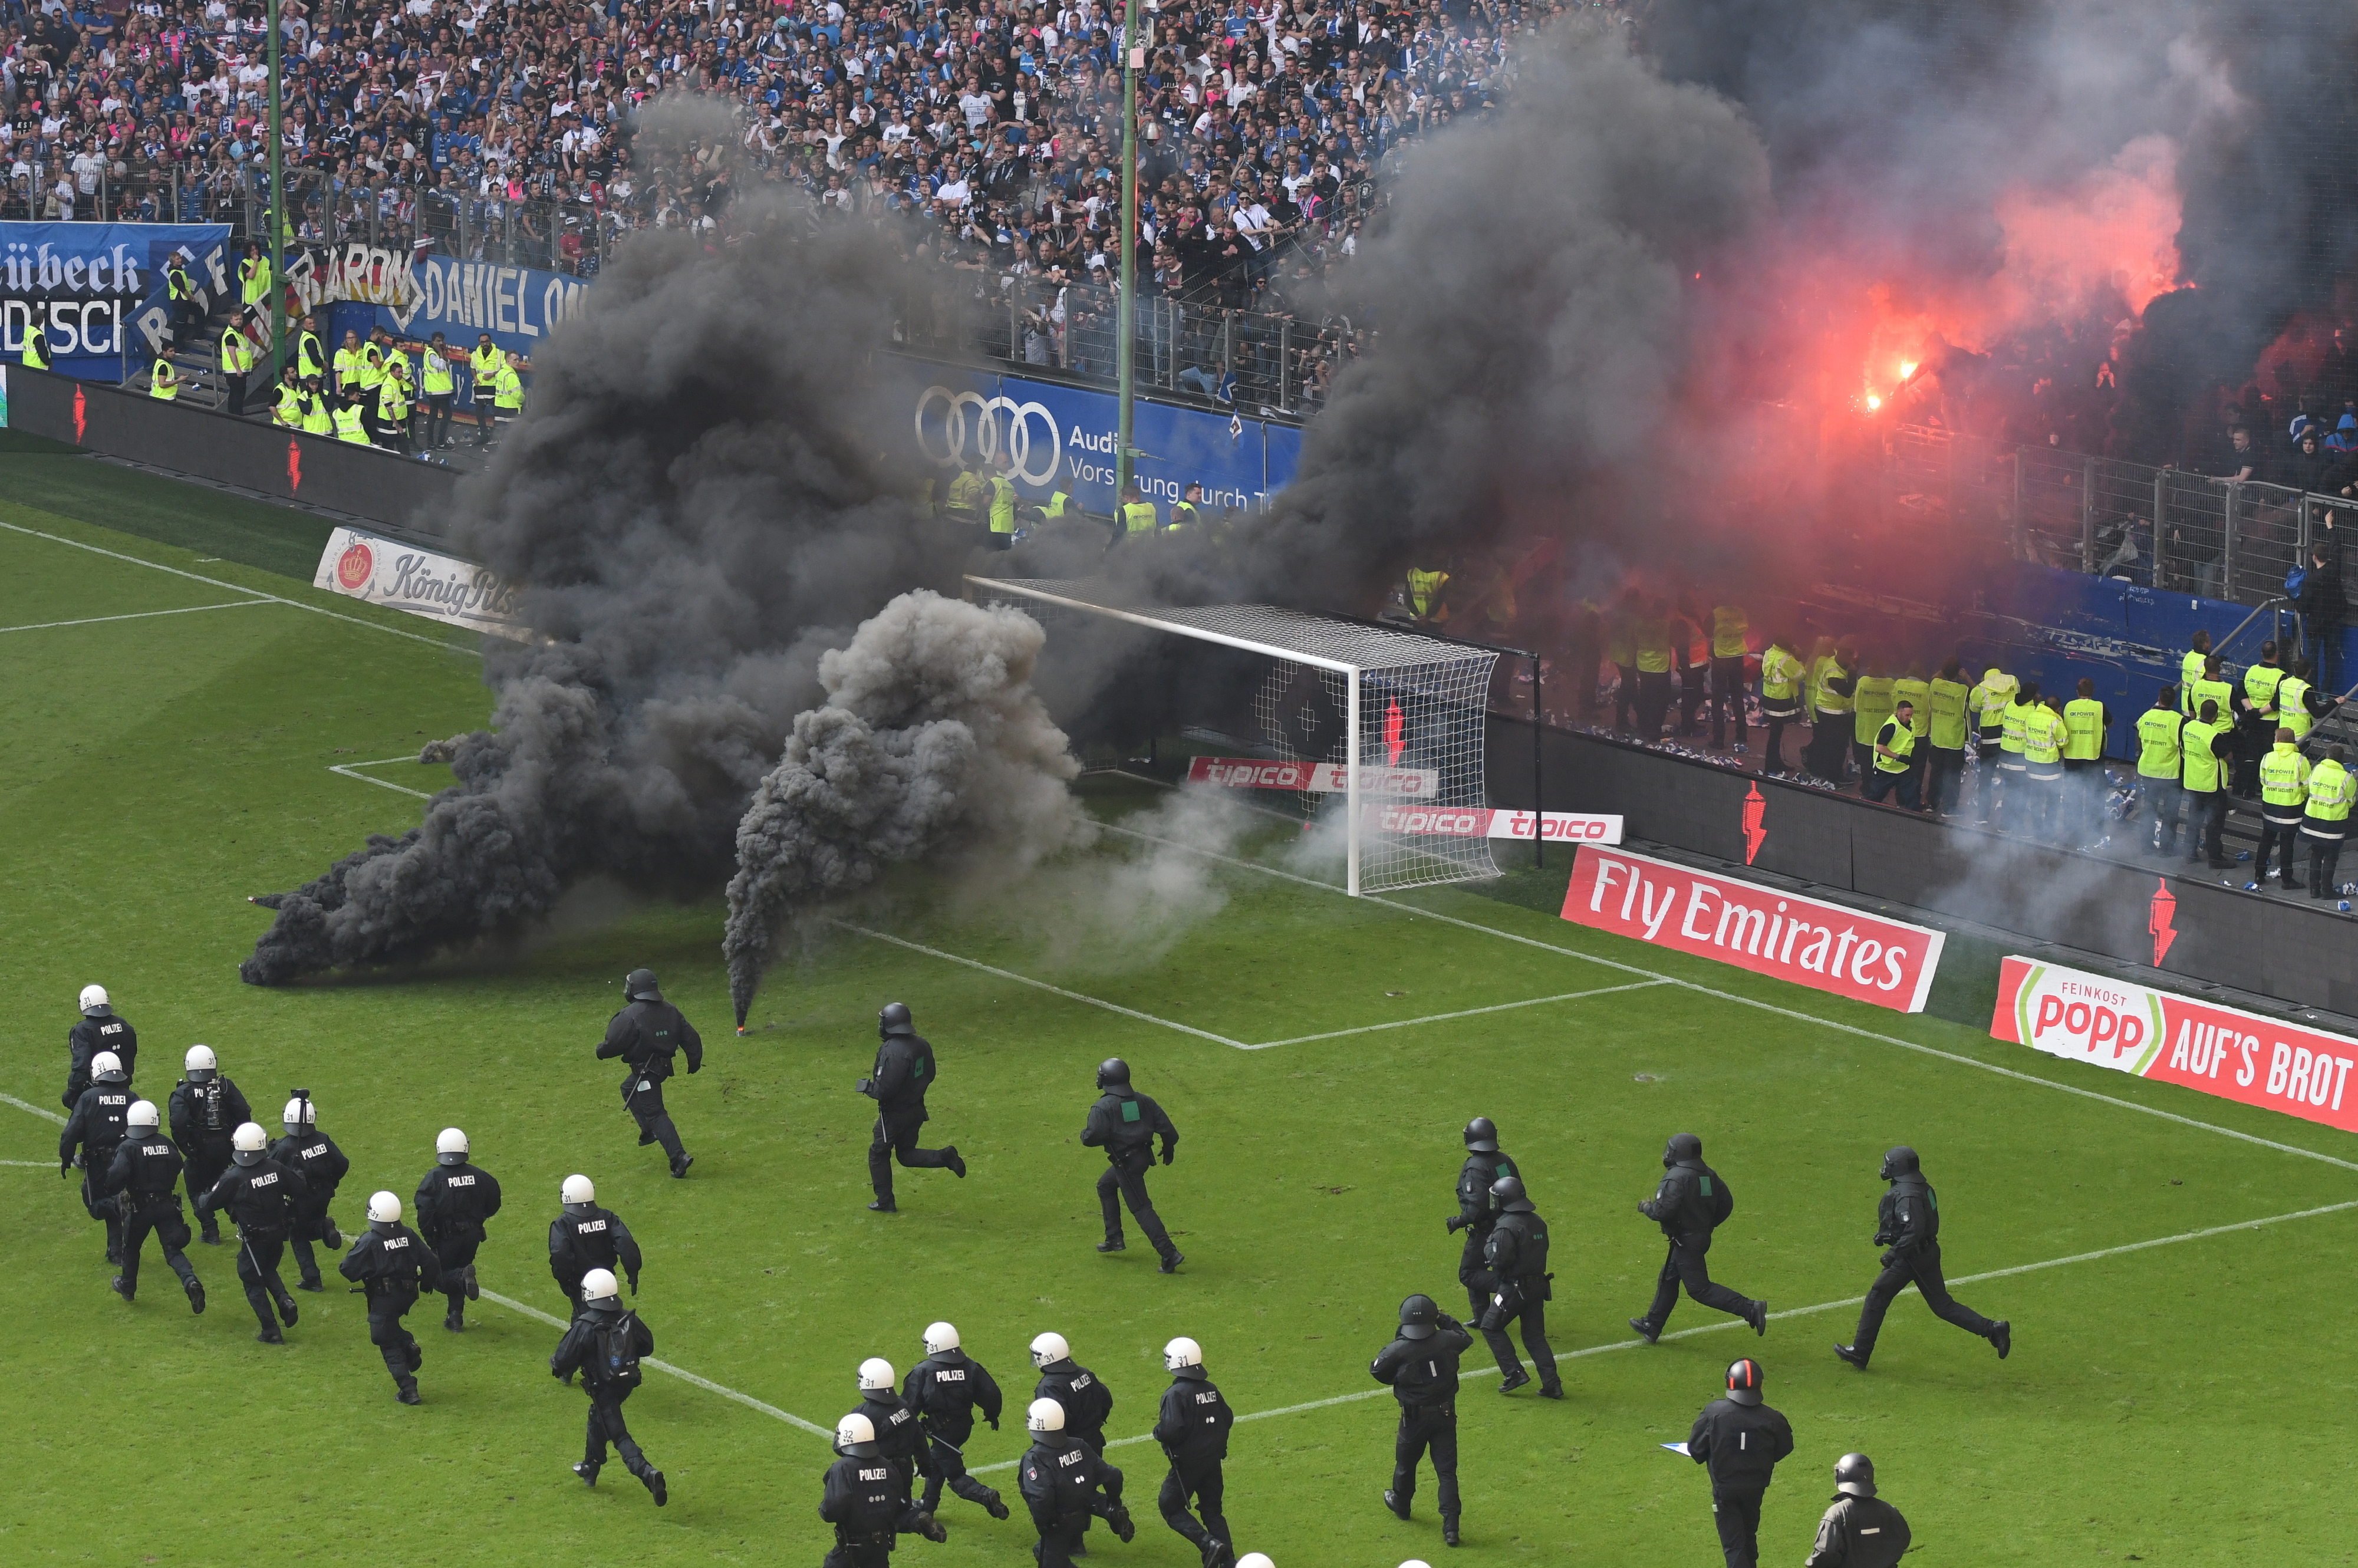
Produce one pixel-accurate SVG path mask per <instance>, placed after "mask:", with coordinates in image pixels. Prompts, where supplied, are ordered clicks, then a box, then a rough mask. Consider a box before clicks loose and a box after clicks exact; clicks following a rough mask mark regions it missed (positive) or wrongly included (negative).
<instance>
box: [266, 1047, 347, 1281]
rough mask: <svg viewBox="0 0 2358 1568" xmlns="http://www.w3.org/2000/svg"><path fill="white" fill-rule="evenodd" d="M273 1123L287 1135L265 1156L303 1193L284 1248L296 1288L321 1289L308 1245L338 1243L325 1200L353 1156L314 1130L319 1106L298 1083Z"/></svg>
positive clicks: (338, 1246) (334, 1246)
mask: <svg viewBox="0 0 2358 1568" xmlns="http://www.w3.org/2000/svg"><path fill="white" fill-rule="evenodd" d="M278 1125H279V1126H280V1127H281V1128H283V1129H285V1130H286V1136H285V1137H283V1138H281V1139H279V1140H278V1141H277V1142H276V1143H273V1144H272V1145H271V1146H270V1157H271V1158H272V1159H274V1160H276V1161H277V1162H279V1163H280V1164H282V1165H284V1166H286V1167H287V1169H288V1170H290V1171H292V1172H294V1173H296V1174H297V1175H298V1176H301V1177H302V1178H303V1186H304V1189H305V1195H304V1198H303V1201H302V1202H301V1203H300V1204H299V1205H297V1206H296V1210H295V1227H294V1229H293V1230H291V1231H289V1232H288V1233H287V1241H288V1242H289V1244H290V1247H289V1249H290V1250H291V1251H293V1252H294V1254H295V1272H296V1274H297V1276H298V1277H297V1280H296V1281H295V1288H296V1289H297V1290H298V1291H313V1292H318V1291H324V1290H326V1289H327V1288H328V1287H327V1286H326V1285H325V1284H323V1283H321V1282H320V1279H319V1258H318V1257H317V1255H315V1254H314V1253H313V1252H312V1250H311V1244H312V1243H313V1242H315V1241H316V1242H318V1243H319V1245H320V1246H322V1247H325V1248H326V1249H328V1250H330V1252H338V1251H341V1250H342V1249H343V1245H344V1236H343V1232H342V1231H341V1230H339V1229H338V1228H337V1227H336V1222H335V1219H334V1218H333V1217H331V1216H330V1214H329V1213H328V1206H329V1205H330V1204H332V1203H334V1202H335V1201H336V1189H337V1188H338V1187H339V1186H341V1185H342V1184H343V1180H344V1177H345V1175H346V1174H347V1173H349V1172H350V1171H351V1170H352V1162H351V1161H350V1160H348V1159H346V1158H345V1157H344V1152H343V1151H342V1150H341V1149H339V1148H337V1147H336V1141H335V1140H334V1139H332V1138H330V1137H329V1136H328V1135H327V1134H326V1133H324V1132H322V1131H320V1130H319V1107H318V1106H317V1105H316V1104H314V1103H313V1102H312V1099H311V1091H310V1090H308V1089H297V1090H296V1091H295V1098H292V1099H290V1100H288V1101H287V1104H286V1106H285V1108H282V1109H281V1110H280V1111H279V1113H278Z"/></svg>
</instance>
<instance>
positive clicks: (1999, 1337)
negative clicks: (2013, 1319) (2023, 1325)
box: [1989, 1318, 2014, 1361]
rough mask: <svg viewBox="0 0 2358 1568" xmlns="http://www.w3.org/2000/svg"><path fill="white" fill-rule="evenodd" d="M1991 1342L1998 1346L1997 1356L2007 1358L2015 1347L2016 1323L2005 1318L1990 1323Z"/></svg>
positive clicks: (2002, 1358) (2000, 1358)
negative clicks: (2011, 1322) (2013, 1323)
mask: <svg viewBox="0 0 2358 1568" xmlns="http://www.w3.org/2000/svg"><path fill="white" fill-rule="evenodd" d="M1989 1342H1990V1343H1991V1344H1992V1345H1995V1346H1997V1358H1998V1359H1999V1360H2001V1361H2003V1360H2005V1359H2006V1357H2007V1355H2008V1354H2010V1353H2011V1352H2012V1351H2013V1349H2014V1325H2012V1324H2010V1323H2008V1322H2006V1320H2005V1319H2004V1318H2000V1319H1999V1320H1998V1321H1997V1322H1996V1323H1994V1324H1992V1325H1990V1332H1989Z"/></svg>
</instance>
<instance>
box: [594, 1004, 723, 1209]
mask: <svg viewBox="0 0 2358 1568" xmlns="http://www.w3.org/2000/svg"><path fill="white" fill-rule="evenodd" d="M622 994H623V996H624V997H625V998H627V999H628V1000H629V1002H630V1005H629V1006H627V1007H625V1008H623V1009H622V1011H620V1012H618V1013H616V1014H615V1015H614V1016H613V1017H612V1018H611V1019H608V1020H607V1021H606V1038H605V1039H604V1041H602V1042H601V1043H600V1044H599V1046H598V1059H599V1060H600V1061H601V1062H603V1061H606V1060H608V1059H609V1058H611V1057H615V1056H620V1057H621V1058H622V1065H624V1066H625V1067H627V1068H629V1069H630V1071H629V1072H628V1074H626V1075H625V1076H624V1077H623V1079H622V1104H623V1105H624V1106H625V1107H626V1108H628V1109H629V1110H630V1113H631V1119H633V1120H634V1121H636V1122H637V1123H638V1124H639V1147H640V1148H642V1149H644V1148H645V1147H646V1146H647V1145H648V1144H650V1143H660V1144H662V1145H663V1151H664V1153H665V1154H666V1155H668V1156H669V1157H670V1159H671V1173H672V1174H673V1175H674V1176H685V1175H687V1168H688V1167H689V1166H690V1165H693V1164H695V1163H696V1157H695V1156H694V1155H692V1154H690V1153H689V1152H687V1150H686V1149H685V1148H683V1147H681V1145H680V1141H679V1129H677V1128H676V1127H674V1126H673V1125H672V1121H671V1113H670V1112H669V1111H667V1110H665V1108H664V1088H663V1087H664V1081H665V1079H666V1078H669V1077H670V1076H672V1061H673V1059H674V1058H675V1057H676V1056H677V1055H679V1054H681V1053H683V1052H685V1053H686V1054H687V1070H688V1071H689V1072H690V1073H698V1072H701V1071H703V1070H704V1037H703V1036H702V1035H700V1034H698V1033H697V1032H696V1026H695V1025H694V1024H691V1023H690V1022H688V1021H687V1019H685V1018H683V1017H681V1016H680V1011H679V1009H677V1008H676V1007H674V1006H672V1004H671V1003H669V1002H667V1001H665V1000H664V999H663V992H662V990H660V989H658V988H657V987H656V985H655V972H654V970H653V969H633V970H632V971H631V972H630V974H629V975H627V976H625V977H624V978H623V980H622Z"/></svg>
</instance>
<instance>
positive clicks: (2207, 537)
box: [1885, 426, 2358, 606]
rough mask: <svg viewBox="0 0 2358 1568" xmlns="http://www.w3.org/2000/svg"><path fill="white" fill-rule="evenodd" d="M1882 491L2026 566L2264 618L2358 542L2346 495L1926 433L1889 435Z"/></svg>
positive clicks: (2356, 510)
mask: <svg viewBox="0 0 2358 1568" xmlns="http://www.w3.org/2000/svg"><path fill="white" fill-rule="evenodd" d="M1885 481H1886V482H1885V503H1886V504H1887V506H1892V507H1897V508H1899V509H1902V510H1908V511H1914V512H1919V513H1924V514H1933V515H1939V516H1942V517H1945V518H1946V519H1947V520H1948V521H1949V522H1950V523H1951V524H1952V525H1954V526H1958V527H1963V528H1969V529H1974V530H1978V531H1983V532H1985V533H1988V534H1990V535H2002V536H2003V537H2004V538H2005V539H2006V542H2007V545H2008V547H2009V553H2011V554H2012V555H2014V556H2015V557H2017V558H2018V559H2021V560H2027V561H2037V562H2040V563H2042V564H2044V565H2047V566H2053V567H2061V568H2066V569H2068V570H2071V571H2079V572H2085V573H2088V574H2090V575H2092V576H2097V577H2114V578H2121V579H2126V580H2128V581H2130V582H2134V583H2136V584H2138V585H2139V586H2141V587H2145V588H2151V589H2160V590H2164V591H2168V592H2174V593H2190V594H2199V595H2201V596H2202V597H2203V598H2206V599H2223V600H2234V601H2235V602H2237V603H2240V604H2246V605H2254V606H2257V605H2261V604H2265V603H2266V602H2267V601H2269V600H2279V599H2282V598H2284V597H2285V596H2286V579H2287V577H2288V575H2289V574H2290V573H2291V571H2292V570H2293V568H2295V567H2296V566H2302V565H2306V564H2307V562H2308V560H2309V547H2310V546H2311V545H2312V544H2314V543H2316V542H2318V541H2319V540H2320V539H2323V538H2327V537H2334V538H2336V539H2337V541H2338V540H2339V539H2340V538H2343V537H2350V538H2358V500H2353V499H2352V498H2351V497H2349V496H2334V495H2318V494H2314V493H2309V492H2303V491H2300V490H2298V489H2294V488H2291V487H2288V486H2285V485H2279V484H2263V483H2260V482H2257V481H2250V480H2245V481H2234V480H2224V479H2207V478H2204V477H2203V476H2201V475H2200V474H2190V473H2185V472H2182V471H2180V470H2176V469H2163V468H2151V467H2148V466H2147V465H2146V464H2143V463H2130V462H2122V461H2120V460H2117V459H2113V458H2100V457H2094V456H2091V455H2089V454H2087V453H2083V452H2072V451H2066V450H2063V449H2060V448H2055V447H1999V446H1997V445H1996V444H1995V443H1993V442H1989V441H1986V440H1983V439H1980V438H1975V437H1970V436H1957V435H1952V434H1951V433H1950V432H1948V431H1945V430H1940V429H1934V428H1928V427H1921V426H1903V427H1899V428H1898V429H1896V430H1895V431H1893V432H1892V435H1891V438H1890V442H1889V446H1888V449H1887V462H1886V466H1885ZM2345 531H2346V532H2345ZM2342 553H2343V552H2342V551H2340V550H2336V551H2334V552H2332V557H2331V558H2336V559H2339V557H2341V556H2342ZM2352 569H2353V568H2352V564H2351V563H2350V562H2347V561H2343V562H2342V572H2343V589H2344V591H2345V593H2346V592H2347V591H2348V590H2349V589H2350V586H2351V585H2350V582H2349V573H2350V572H2351V570H2352Z"/></svg>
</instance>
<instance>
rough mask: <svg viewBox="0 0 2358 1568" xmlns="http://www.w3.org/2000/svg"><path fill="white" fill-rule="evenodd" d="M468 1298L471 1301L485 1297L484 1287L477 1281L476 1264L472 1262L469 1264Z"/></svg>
mask: <svg viewBox="0 0 2358 1568" xmlns="http://www.w3.org/2000/svg"><path fill="white" fill-rule="evenodd" d="M467 1299H468V1300H469V1301H471V1302H477V1301H481V1300H482V1299H483V1288H482V1287H481V1285H479V1284H477V1283H476V1282H475V1266H474V1265H473V1264H472V1263H470V1264H468V1265H467Z"/></svg>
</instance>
